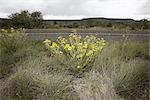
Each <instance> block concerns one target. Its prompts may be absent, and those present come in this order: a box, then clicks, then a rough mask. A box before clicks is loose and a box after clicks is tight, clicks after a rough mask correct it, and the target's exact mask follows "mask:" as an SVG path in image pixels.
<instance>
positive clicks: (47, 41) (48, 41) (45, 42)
mask: <svg viewBox="0 0 150 100" xmlns="http://www.w3.org/2000/svg"><path fill="white" fill-rule="evenodd" d="M43 43H44V44H47V43H48V44H49V43H51V41H50V40H48V39H46V40H45V41H43Z"/></svg>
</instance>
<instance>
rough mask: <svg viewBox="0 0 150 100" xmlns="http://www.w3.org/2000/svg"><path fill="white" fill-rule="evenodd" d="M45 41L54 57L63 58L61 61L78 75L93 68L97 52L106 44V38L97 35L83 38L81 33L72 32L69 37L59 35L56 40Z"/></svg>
mask: <svg viewBox="0 0 150 100" xmlns="http://www.w3.org/2000/svg"><path fill="white" fill-rule="evenodd" d="M43 43H44V44H45V46H46V48H47V49H48V50H49V51H50V53H51V54H52V55H53V56H54V57H57V58H58V57H59V58H61V59H58V60H59V62H61V63H62V64H64V65H65V66H66V67H67V69H69V70H70V71H71V72H72V73H73V74H75V75H76V74H77V73H82V72H83V71H85V70H86V71H87V70H89V69H91V67H92V66H93V63H94V61H95V59H96V58H97V53H98V52H101V51H102V49H103V47H104V45H105V40H104V39H103V38H102V39H100V38H96V37H95V36H86V37H85V38H82V37H81V36H80V35H74V34H70V35H69V37H68V39H66V38H62V37H58V39H57V41H56V42H51V41H50V40H45V41H44V42H43ZM66 61H67V63H65V62H66Z"/></svg>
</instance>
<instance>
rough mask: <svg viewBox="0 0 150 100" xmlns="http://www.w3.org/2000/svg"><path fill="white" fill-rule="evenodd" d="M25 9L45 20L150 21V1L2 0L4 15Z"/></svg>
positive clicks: (0, 6) (1, 16) (1, 13)
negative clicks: (117, 19) (100, 18)
mask: <svg viewBox="0 0 150 100" xmlns="http://www.w3.org/2000/svg"><path fill="white" fill-rule="evenodd" d="M21 10H29V12H33V11H41V12H42V14H43V18H44V19H82V18H91V17H92V18H93V17H106V18H132V19H135V20H139V19H143V18H148V19H149V20H150V0H0V18H7V17H8V15H10V14H11V13H16V12H20V11H21Z"/></svg>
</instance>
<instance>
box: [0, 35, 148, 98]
mask: <svg viewBox="0 0 150 100" xmlns="http://www.w3.org/2000/svg"><path fill="white" fill-rule="evenodd" d="M0 44H1V46H0V52H1V55H0V78H1V79H0V84H1V85H0V99H1V100H149V90H150V87H149V57H150V55H149V53H150V52H149V43H142V42H137V41H135V42H134V41H132V42H130V41H119V42H117V41H116V42H107V41H106V46H105V47H104V49H103V51H102V52H101V53H99V54H98V58H97V59H96V60H95V62H94V64H93V66H92V68H91V70H89V71H86V72H84V73H83V74H82V76H80V77H76V76H74V75H73V74H70V71H69V70H68V69H67V68H66V66H65V65H62V63H59V62H58V60H57V59H58V58H54V57H53V56H51V55H49V52H48V51H47V50H46V49H45V47H44V45H43V44H42V41H32V40H27V39H25V37H24V35H22V36H18V37H17V36H15V37H13V38H12V37H11V38H10V37H9V38H6V37H5V39H4V37H3V39H2V38H1V41H0ZM64 63H68V62H67V61H66V62H64Z"/></svg>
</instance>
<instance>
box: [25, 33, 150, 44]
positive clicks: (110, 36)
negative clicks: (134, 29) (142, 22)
mask: <svg viewBox="0 0 150 100" xmlns="http://www.w3.org/2000/svg"><path fill="white" fill-rule="evenodd" d="M26 34H27V36H28V37H29V38H30V39H36V40H44V39H52V40H55V39H56V38H57V37H58V36H62V37H68V35H69V34H70V33H26ZM78 34H80V35H81V36H83V37H85V36H86V35H91V34H92V35H95V36H96V37H103V38H105V39H106V40H108V41H109V40H121V39H123V38H124V37H123V36H124V35H123V34H121V33H78ZM125 36H127V37H128V39H129V40H134V41H143V42H149V41H150V34H147V33H144V34H140V33H138V34H136V33H130V34H126V35H125Z"/></svg>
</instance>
